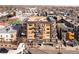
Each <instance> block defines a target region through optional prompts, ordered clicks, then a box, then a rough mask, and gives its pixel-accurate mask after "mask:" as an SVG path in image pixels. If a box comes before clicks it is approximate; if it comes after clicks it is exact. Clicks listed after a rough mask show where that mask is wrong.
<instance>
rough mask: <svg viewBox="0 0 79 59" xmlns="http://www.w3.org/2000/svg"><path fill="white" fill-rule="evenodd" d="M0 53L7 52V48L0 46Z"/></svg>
mask: <svg viewBox="0 0 79 59" xmlns="http://www.w3.org/2000/svg"><path fill="white" fill-rule="evenodd" d="M0 53H8V50H7V49H5V48H0Z"/></svg>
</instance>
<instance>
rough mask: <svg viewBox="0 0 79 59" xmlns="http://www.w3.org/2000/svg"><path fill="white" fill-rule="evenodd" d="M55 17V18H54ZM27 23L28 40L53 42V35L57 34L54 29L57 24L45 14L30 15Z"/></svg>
mask: <svg viewBox="0 0 79 59" xmlns="http://www.w3.org/2000/svg"><path fill="white" fill-rule="evenodd" d="M52 19H53V18H52ZM26 24H27V29H26V30H27V40H28V41H29V40H32V41H34V42H35V41H44V42H51V41H52V37H53V36H54V35H55V34H56V33H54V31H53V30H52V29H55V28H54V27H55V26H56V25H53V24H55V23H52V22H50V20H48V19H47V17H44V16H30V17H29V19H28V20H27V22H26Z"/></svg>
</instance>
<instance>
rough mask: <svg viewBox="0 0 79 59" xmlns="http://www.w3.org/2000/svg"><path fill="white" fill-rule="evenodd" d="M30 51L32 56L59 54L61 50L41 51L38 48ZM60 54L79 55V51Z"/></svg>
mask: <svg viewBox="0 0 79 59" xmlns="http://www.w3.org/2000/svg"><path fill="white" fill-rule="evenodd" d="M29 51H30V52H31V54H59V50H57V49H56V50H40V49H36V48H30V49H29ZM60 54H79V50H76V51H71V50H60Z"/></svg>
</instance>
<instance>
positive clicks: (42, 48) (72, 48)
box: [38, 45, 79, 51]
mask: <svg viewBox="0 0 79 59" xmlns="http://www.w3.org/2000/svg"><path fill="white" fill-rule="evenodd" d="M38 49H41V50H57V49H59V48H57V47H53V46H49V45H44V46H40V47H39V48H38ZM60 49H61V50H71V51H76V50H77V51H79V46H75V47H71V46H67V47H65V46H62V47H61V48H60Z"/></svg>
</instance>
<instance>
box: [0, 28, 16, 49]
mask: <svg viewBox="0 0 79 59" xmlns="http://www.w3.org/2000/svg"><path fill="white" fill-rule="evenodd" d="M16 41H17V31H16V30H14V29H12V28H11V27H10V28H8V27H5V28H0V47H5V46H7V47H8V43H11V44H12V43H14V42H16ZM6 43H7V45H5V44H6ZM14 44H15V43H14Z"/></svg>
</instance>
